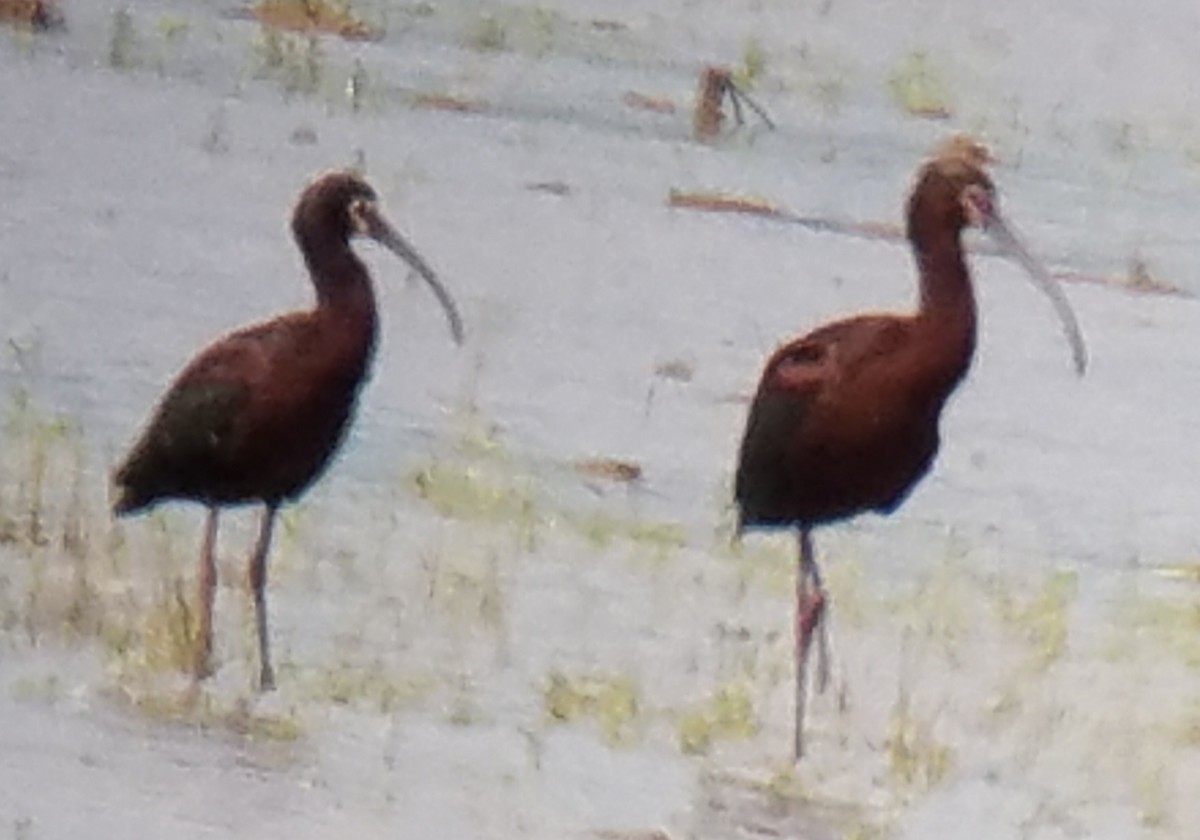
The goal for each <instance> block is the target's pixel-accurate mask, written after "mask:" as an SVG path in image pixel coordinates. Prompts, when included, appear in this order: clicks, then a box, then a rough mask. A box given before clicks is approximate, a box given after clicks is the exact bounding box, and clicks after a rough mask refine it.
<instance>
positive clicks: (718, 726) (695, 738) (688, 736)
mask: <svg viewBox="0 0 1200 840" xmlns="http://www.w3.org/2000/svg"><path fill="white" fill-rule="evenodd" d="M758 730H759V722H758V715H757V714H756V713H755V711H754V701H753V696H752V691H751V686H749V685H748V684H746V682H744V681H738V682H733V683H730V684H728V685H725V686H722V687H721V688H719V689H717V690H716V691H715V692H713V694H712V696H710V697H709V698H708V700H707V702H705V703H704V704H703V705H701V706H699V707H698V708H695V709H691V710H689V711H686V712H684V713H683V714H682V715H681V716H680V718H679V723H678V727H677V735H678V741H679V748H680V749H681V750H683V751H684V752H685V753H688V754H691V755H702V754H704V753H707V752H708V751H709V750H710V749H711V748H712V746H713V744H714V743H715V742H717V741H722V740H735V739H745V738H753V737H754V736H755V735H757V734H758Z"/></svg>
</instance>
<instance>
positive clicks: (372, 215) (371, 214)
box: [359, 203, 463, 345]
mask: <svg viewBox="0 0 1200 840" xmlns="http://www.w3.org/2000/svg"><path fill="white" fill-rule="evenodd" d="M359 219H361V221H362V224H363V226H364V228H365V229H364V230H363V233H365V234H366V235H367V236H369V237H371V238H372V239H374V240H375V241H376V242H378V243H379V244H380V245H382V246H383V247H385V248H387V249H388V250H389V251H391V252H392V253H393V254H395V255H396V256H398V257H399V258H400V259H402V260H404V261H405V262H406V263H408V264H409V265H410V266H412V268H413V270H414V271H415V272H417V274H420V275H421V277H422V278H424V280H425V282H426V283H428V284H429V288H430V289H432V290H433V294H434V296H435V297H437V299H438V303H440V304H441V305H442V309H444V310H445V311H446V320H448V321H449V322H450V334H451V335H453V336H454V343H455V344H458V345H461V344H462V343H463V323H462V316H461V315H459V314H458V306H457V305H456V304H455V303H454V298H452V297H450V292H449V291H447V290H446V287H445V286H443V285H442V281H441V280H439V279H438V278H437V275H436V274H434V273H433V269H432V268H430V267H429V264H428V263H426V262H425V260H424V259H423V258H422V257H421V255H420V254H418V253H417V250H416V249H415V248H414V247H413V246H412V245H409V244H408V240H407V239H405V238H404V237H403V236H401V235H400V232H399V231H398V230H396V229H395V228H394V227H392V226H391V225H390V224H388V221H387V219H385V218H383V214H381V213H380V212H379V210H378V208H376V207H375V206H374V204H373V203H366V204H364V205H363V206H361V207H360V211H359Z"/></svg>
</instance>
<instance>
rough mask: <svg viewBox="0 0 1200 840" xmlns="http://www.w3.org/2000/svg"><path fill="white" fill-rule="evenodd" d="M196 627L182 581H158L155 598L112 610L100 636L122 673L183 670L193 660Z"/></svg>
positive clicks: (195, 649)
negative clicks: (125, 608) (134, 605)
mask: <svg viewBox="0 0 1200 840" xmlns="http://www.w3.org/2000/svg"><path fill="white" fill-rule="evenodd" d="M198 631H199V628H198V625H197V622H196V617H195V615H194V614H193V612H192V607H191V604H190V602H189V600H188V596H187V595H186V594H185V593H184V581H183V580H182V579H181V578H174V579H172V580H171V581H169V582H165V583H163V584H161V585H160V587H159V593H158V598H157V599H156V600H155V601H154V602H153V603H151V604H149V605H138V606H137V607H135V608H134V609H131V610H129V611H128V612H126V611H122V612H119V613H114V614H113V615H112V616H111V617H110V619H109V620H108V621H106V623H105V626H104V627H103V630H102V639H103V641H104V642H105V645H106V648H107V650H108V652H109V653H110V654H111V655H112V657H113V660H114V665H115V666H116V667H117V669H118V670H119V672H120V673H121V675H122V676H123V677H134V676H139V677H140V676H146V675H150V674H156V673H163V672H167V671H180V672H182V671H187V670H189V669H190V668H191V666H192V663H193V662H195V661H196V652H197V645H198V644H199V641H200V639H199V632H198Z"/></svg>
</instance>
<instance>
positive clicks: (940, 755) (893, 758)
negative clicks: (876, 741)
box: [884, 687, 954, 791]
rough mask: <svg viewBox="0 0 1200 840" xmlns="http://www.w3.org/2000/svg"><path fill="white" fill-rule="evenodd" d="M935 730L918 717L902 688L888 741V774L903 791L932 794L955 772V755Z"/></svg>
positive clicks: (885, 747) (905, 691)
mask: <svg viewBox="0 0 1200 840" xmlns="http://www.w3.org/2000/svg"><path fill="white" fill-rule="evenodd" d="M933 728H934V724H933V721H929V720H925V719H922V718H920V717H918V716H917V714H916V713H915V712H914V710H913V703H912V698H911V697H910V695H909V692H908V690H907V689H905V688H903V687H902V688H901V689H900V693H899V696H898V697H897V698H896V703H895V705H894V706H893V707H892V715H891V721H890V722H889V724H888V734H887V739H886V740H885V741H884V752H885V754H886V756H887V762H888V771H889V773H890V775H891V778H892V780H893V781H894V782H895V783H896V784H897V785H899V786H900V787H902V788H905V789H913V790H917V791H926V790H930V789H931V788H933V787H934V786H935V785H937V783H938V782H940V781H941V780H942V779H943V778H945V776H946V774H947V773H949V772H950V770H951V769H952V768H953V762H954V752H953V750H952V749H951V748H950V746H949V745H947V744H944V743H942V742H941V741H939V740H938V739H937V737H936V736H935V735H934V732H933Z"/></svg>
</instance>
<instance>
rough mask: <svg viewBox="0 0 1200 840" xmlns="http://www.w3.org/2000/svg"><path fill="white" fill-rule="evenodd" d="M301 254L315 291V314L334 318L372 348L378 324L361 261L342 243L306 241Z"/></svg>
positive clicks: (371, 294) (302, 244) (370, 287)
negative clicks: (316, 312)
mask: <svg viewBox="0 0 1200 840" xmlns="http://www.w3.org/2000/svg"><path fill="white" fill-rule="evenodd" d="M301 250H302V251H303V252H304V262H305V263H306V264H307V265H308V272H309V275H310V277H311V278H312V283H313V287H314V288H315V289H316V293H317V311H318V312H319V313H322V314H326V315H329V316H333V317H336V318H337V319H338V320H339V321H340V322H341V323H343V324H344V325H345V329H347V330H348V331H351V332H354V333H357V334H360V335H361V336H362V337H363V338H364V339H365V340H366V343H367V344H368V345H369V346H373V345H374V343H375V335H376V331H377V320H378V319H377V315H376V311H375V292H374V289H373V288H372V286H371V276H370V274H369V273H368V272H367V267H366V266H365V265H363V263H362V260H360V259H359V258H358V257H357V256H356V255H355V253H354V251H352V250H351V249H350V245H349V243H348V242H345V241H339V242H333V241H316V242H314V241H306V242H302V243H301Z"/></svg>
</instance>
